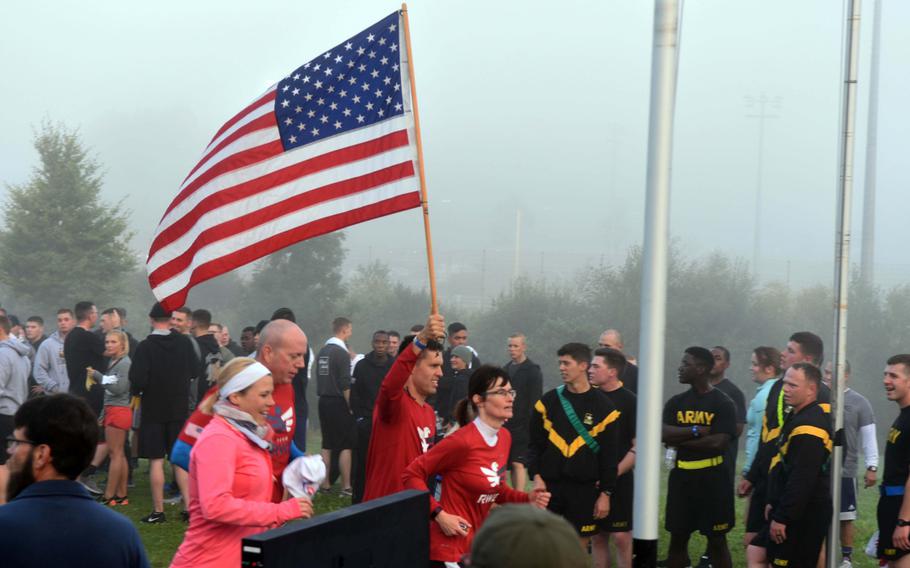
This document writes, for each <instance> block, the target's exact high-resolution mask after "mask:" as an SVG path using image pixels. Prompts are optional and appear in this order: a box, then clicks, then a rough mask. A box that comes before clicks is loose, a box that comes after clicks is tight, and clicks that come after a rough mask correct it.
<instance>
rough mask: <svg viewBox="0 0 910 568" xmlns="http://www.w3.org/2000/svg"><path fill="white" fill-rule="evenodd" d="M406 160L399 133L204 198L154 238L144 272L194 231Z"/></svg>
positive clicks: (402, 133) (182, 246) (403, 136)
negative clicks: (147, 265) (147, 266)
mask: <svg viewBox="0 0 910 568" xmlns="http://www.w3.org/2000/svg"><path fill="white" fill-rule="evenodd" d="M409 158H410V148H409V147H408V138H407V132H406V131H399V132H394V133H392V134H388V135H386V136H384V137H382V138H379V139H377V140H372V141H370V142H365V143H362V144H358V145H355V146H348V147H346V148H342V149H340V150H336V151H334V152H331V153H328V154H323V155H322V156H317V157H315V158H313V159H311V160H307V161H305V162H301V163H298V164H294V165H292V166H288V167H287V168H283V169H281V170H278V171H275V172H272V173H270V174H268V175H265V176H262V177H260V178H258V179H256V180H253V181H251V182H244V183H242V184H238V185H235V186H233V187H230V188H227V189H225V190H222V191H219V192H218V193H214V194H212V195H209V196H208V197H206V198H205V199H204V200H202V201H200V202H199V203H198V204H197V206H196V207H195V208H193V209H192V210H191V211H189V212H187V214H186V215H184V216H183V217H182V218H180V219H178V220H177V221H175V222H174V223H173V224H171V225H170V226H169V227H167V228H166V229H164V230H162V231H160V232H159V233H158V235H157V236H156V237H155V240H154V242H153V243H152V247H151V251H150V253H151V255H150V257H149V261H148V264H149V268H150V269H151V270H154V269H155V268H157V267H158V266H160V265H161V264H163V263H164V260H163V259H166V258H167V257H168V256H169V253H170V252H171V251H175V250H178V251H182V250H186V247H191V246H192V240H193V239H194V238H195V236H196V234H198V229H196V230H194V228H195V227H205V226H211V225H213V224H217V223H219V222H221V221H223V220H226V219H231V218H234V217H242V216H243V215H244V213H245V212H246V211H248V210H256V209H259V208H260V207H263V206H266V205H269V204H271V203H274V202H276V201H280V200H282V199H286V198H288V197H290V196H293V195H294V194H300V193H305V192H308V191H313V190H317V189H319V188H320V187H322V186H325V185H328V184H331V183H336V182H338V181H340V180H343V179H345V178H346V177H351V176H357V175H365V174H368V173H370V172H372V171H375V170H379V169H381V168H383V167H387V166H389V165H391V164H397V163H400V162H403V161H405V160H408V159H409ZM339 166H341V167H339ZM156 257H157V258H156Z"/></svg>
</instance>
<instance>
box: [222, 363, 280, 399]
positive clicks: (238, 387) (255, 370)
mask: <svg viewBox="0 0 910 568" xmlns="http://www.w3.org/2000/svg"><path fill="white" fill-rule="evenodd" d="M270 374H272V373H271V371H269V369H268V367H266V366H265V365H263V364H262V363H260V362H259V361H256V362H254V363H253V364H252V365H250V366H248V367H246V368H245V369H243V370H242V371H240V372H239V373H237V374H236V375H234V376H233V377H231V379H230V380H229V381H228V382H226V383H225V384H224V386H223V387H221V388H220V389H219V390H218V393H219V395H220V397H221V400H227V397H228V396H230V395H232V394H234V393H235V392H240V391H242V390H243V389H245V388H246V387H248V386H250V385H251V384H253V383H255V382H256V381H258V380H259V379H261V378H262V377H264V376H266V375H270Z"/></svg>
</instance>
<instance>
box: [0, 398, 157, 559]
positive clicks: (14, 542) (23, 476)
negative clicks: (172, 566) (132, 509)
mask: <svg viewBox="0 0 910 568" xmlns="http://www.w3.org/2000/svg"><path fill="white" fill-rule="evenodd" d="M14 425H15V430H14V431H13V433H12V435H10V436H7V437H6V440H5V450H6V453H7V455H8V456H9V459H8V461H7V465H8V467H9V470H10V479H9V484H8V486H7V487H6V492H7V496H8V497H9V500H10V501H9V503H7V504H6V505H4V506H3V507H0V550H2V551H3V563H4V564H3V565H4V566H127V567H147V566H148V565H149V563H148V559H147V558H146V556H145V549H144V548H143V546H142V541H141V540H140V539H139V533H138V532H137V531H136V529H135V527H133V525H132V523H130V521H129V519H127V518H126V517H124V516H123V515H120V514H118V513H115V512H113V511H111V510H110V509H108V508H107V507H104V506H103V505H100V504H99V503H96V502H95V501H94V500H93V499H92V498H91V496H89V494H88V493H87V492H86V491H85V489H83V488H82V486H81V485H79V483H77V482H76V481H75V480H76V477H78V476H79V473H80V472H82V470H83V469H85V467H86V466H88V464H89V462H90V461H91V459H92V456H93V455H94V453H95V445H96V444H97V442H98V424H97V419H96V418H95V415H94V413H93V412H92V411H91V409H90V408H89V407H88V404H86V403H85V401H83V400H81V399H79V398H76V397H74V396H72V395H69V394H55V395H50V396H42V397H38V398H35V399H32V400H29V401H27V402H26V403H24V404H23V405H22V406H21V407H19V410H18V411H17V412H16V415H15V417H14ZM50 535H53V536H52V537H51V536H50Z"/></svg>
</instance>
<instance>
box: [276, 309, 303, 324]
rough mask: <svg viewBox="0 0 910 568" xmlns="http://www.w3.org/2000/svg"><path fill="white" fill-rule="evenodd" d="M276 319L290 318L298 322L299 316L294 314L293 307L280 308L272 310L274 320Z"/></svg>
mask: <svg viewBox="0 0 910 568" xmlns="http://www.w3.org/2000/svg"><path fill="white" fill-rule="evenodd" d="M275 320H288V321H290V322H293V323H297V318H296V317H295V316H294V312H293V311H291V308H278V309H277V310H275V311H274V312H272V321H275Z"/></svg>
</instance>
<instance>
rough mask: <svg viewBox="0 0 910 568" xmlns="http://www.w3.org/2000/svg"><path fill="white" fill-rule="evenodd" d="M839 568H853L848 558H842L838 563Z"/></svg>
mask: <svg viewBox="0 0 910 568" xmlns="http://www.w3.org/2000/svg"><path fill="white" fill-rule="evenodd" d="M840 568H853V563H852V562H850V559H849V558H844V561H843V562H841V563H840Z"/></svg>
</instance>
